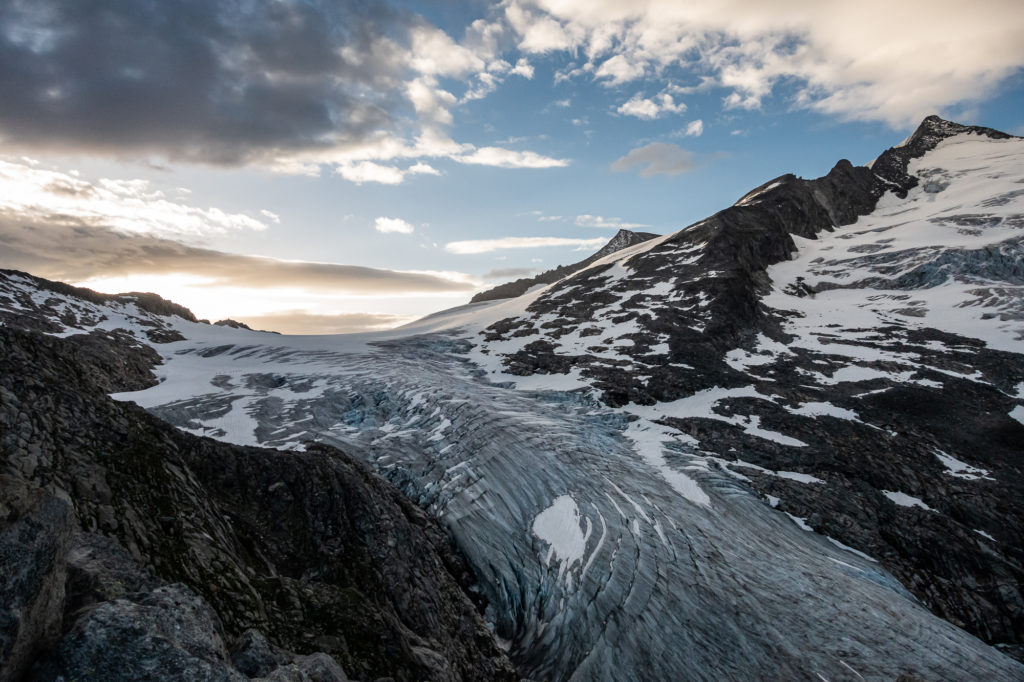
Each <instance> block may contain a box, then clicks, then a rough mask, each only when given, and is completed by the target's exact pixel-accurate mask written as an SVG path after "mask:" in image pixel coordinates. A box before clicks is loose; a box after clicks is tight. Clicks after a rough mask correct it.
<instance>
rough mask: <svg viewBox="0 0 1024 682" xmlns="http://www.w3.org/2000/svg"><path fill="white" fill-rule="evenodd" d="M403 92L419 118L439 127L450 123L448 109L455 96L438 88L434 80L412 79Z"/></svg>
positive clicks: (426, 77) (427, 77)
mask: <svg viewBox="0 0 1024 682" xmlns="http://www.w3.org/2000/svg"><path fill="white" fill-rule="evenodd" d="M405 92H406V96H407V97H408V98H409V101H410V102H412V106H413V108H414V109H415V110H416V113H417V114H419V115H420V117H422V118H426V119H428V120H429V121H431V122H433V123H437V124H440V125H447V124H450V123H451V122H452V114H451V111H449V108H450V107H451V106H453V105H454V104H455V102H456V99H455V95H453V94H452V93H450V92H448V91H447V90H444V89H442V88H440V87H438V85H437V79H436V78H433V77H432V76H424V77H422V78H414V79H413V80H411V81H409V82H408V83H406V86H405Z"/></svg>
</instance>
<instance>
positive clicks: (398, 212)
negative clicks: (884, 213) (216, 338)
mask: <svg viewBox="0 0 1024 682" xmlns="http://www.w3.org/2000/svg"><path fill="white" fill-rule="evenodd" d="M1021 35H1024V13H1022V12H1020V11H1019V5H1018V4H1017V3H1016V2H998V1H991V2H986V3H982V4H981V5H980V6H979V5H977V4H973V5H972V4H967V3H961V2H905V3H899V4H898V5H896V6H894V4H893V3H884V2H875V1H873V0H871V1H867V2H860V3H855V4H853V3H830V2H805V1H804V0H790V1H787V2H775V3H765V2H754V1H753V0H736V1H733V2H686V3H682V2H657V1H655V0H647V1H637V2H631V3H622V2H613V1H611V0H505V1H504V2H501V3H488V2H460V3H456V2H431V3H422V4H420V3H415V2H400V3H392V4H387V3H345V2H314V1H312V0H310V1H309V2H297V1H290V0H273V1H271V0H266V1H258V0H231V1H225V2H222V3H208V2H198V1H197V0H179V1H177V2H160V1H158V0H35V1H33V2H23V1H21V0H12V1H11V2H7V3H4V6H3V7H2V8H0V84H2V85H3V87H4V91H5V102H4V103H2V104H0V164H2V165H0V197H2V198H0V232H2V233H3V243H4V247H3V248H2V249H0V266H2V267H16V268H20V269H27V270H29V271H31V272H34V273H35V274H39V275H41V276H45V277H51V278H55V279H62V280H65V281H71V282H75V283H85V284H87V285H89V286H93V287H94V288H99V289H103V290H124V289H136V290H137V289H147V290H155V291H157V292H158V293H161V294H163V295H165V296H168V297H171V298H174V299H175V300H178V301H179V302H181V303H184V304H185V305H188V306H190V307H192V308H193V309H194V310H195V312H196V313H197V314H198V315H200V316H201V317H211V318H219V317H225V316H229V315H230V316H233V317H236V318H239V319H243V320H246V321H249V322H251V323H252V324H254V325H257V326H264V327H273V328H277V329H280V330H284V331H309V332H326V331H339V330H359V329H367V328H374V327H380V326H387V325H393V324H397V323H400V322H402V321H407V320H409V319H412V318H414V317H417V316H420V315H423V314H426V313H429V312H431V311H434V310H437V309H440V308H445V307H450V306H452V305H458V304H461V303H464V302H465V301H467V300H468V298H469V297H470V296H471V295H472V293H473V292H474V291H477V290H479V289H481V288H485V287H488V286H492V285H494V284H497V283H499V282H500V281H504V280H507V279H510V278H515V277H517V276H522V275H525V274H527V273H529V272H533V271H539V270H542V269H546V268H549V267H553V266H555V265H557V264H560V263H567V262H572V261H575V260H579V259H581V258H583V257H585V256H586V255H587V254H589V253H590V252H592V251H593V250H594V249H596V248H597V247H598V245H599V244H600V243H601V242H602V241H604V240H606V239H608V238H610V237H611V235H612V234H614V232H615V230H616V229H617V228H618V227H619V226H628V227H631V228H633V229H638V230H645V231H651V232H657V233H666V232H669V231H674V230H676V229H679V228H681V227H684V226H686V225H687V224H689V223H692V222H694V221H696V220H699V219H701V218H703V217H705V216H707V215H709V214H711V213H713V212H715V211H717V210H720V209H722V208H724V207H726V206H728V205H729V204H731V203H732V202H734V201H735V200H736V199H738V198H739V197H740V196H742V195H743V194H744V193H745V192H746V191H747V190H749V189H751V188H752V187H754V186H756V185H758V184H761V183H762V182H765V181H766V180H769V179H771V178H773V177H775V176H777V175H780V174H782V173H787V172H793V173H796V174H798V175H801V176H804V177H816V176H819V175H822V174H824V173H826V172H827V171H828V170H829V168H830V167H831V166H832V165H833V164H834V163H835V162H836V161H837V160H839V159H840V158H848V159H850V160H851V161H853V162H854V163H858V164H860V163H865V162H867V161H869V160H870V159H871V158H873V157H874V156H875V155H877V154H878V153H879V152H881V151H882V150H883V149H885V148H886V147H889V146H891V145H894V144H896V143H898V142H899V141H900V140H902V139H903V138H904V137H905V136H906V135H907V134H908V133H909V132H910V131H912V130H913V128H914V127H915V126H916V124H917V123H918V122H919V121H920V119H921V118H923V117H924V116H925V115H928V114H930V113H939V114H941V115H944V116H946V117H947V118H952V119H954V120H958V121H961V122H964V123H975V124H981V125H987V126H991V127H995V128H999V129H1002V130H1006V131H1008V132H1013V133H1017V134H1021V133H1024V87H1022V86H1024V72H1022V69H1021V67H1022V66H1024V41H1021V40H1020V36H1021ZM7 95H10V96H7Z"/></svg>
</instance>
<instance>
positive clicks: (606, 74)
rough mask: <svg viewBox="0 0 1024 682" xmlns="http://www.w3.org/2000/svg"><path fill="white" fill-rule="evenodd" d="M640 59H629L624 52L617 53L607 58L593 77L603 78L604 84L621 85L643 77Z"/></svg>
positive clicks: (642, 66) (642, 65)
mask: <svg viewBox="0 0 1024 682" xmlns="http://www.w3.org/2000/svg"><path fill="white" fill-rule="evenodd" d="M643 75H644V64H643V62H642V61H636V60H631V59H630V58H629V57H627V56H626V55H625V54H617V55H615V56H614V57H611V58H610V59H607V60H606V61H605V62H604V63H602V64H601V66H599V67H597V71H595V72H594V78H603V79H605V81H606V85H621V84H622V83H627V82H629V81H633V80H636V79H638V78H641V77H643Z"/></svg>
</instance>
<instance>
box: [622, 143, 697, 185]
mask: <svg viewBox="0 0 1024 682" xmlns="http://www.w3.org/2000/svg"><path fill="white" fill-rule="evenodd" d="M637 167H641V170H640V175H642V176H644V177H645V178H649V177H651V176H653V175H679V174H680V173H686V172H688V171H691V170H693V169H694V168H695V167H696V164H695V163H694V160H693V154H691V153H690V152H688V151H686V150H685V149H682V148H681V147H679V146H678V145H674V144H667V143H665V142H653V143H651V144H649V145H646V146H644V147H637V148H636V149H633V150H631V151H630V152H629V153H628V154H626V155H625V156H623V157H622V158H620V159H617V160H616V161H615V162H613V163H612V165H611V169H612V170H613V171H630V170H634V169H635V168H637Z"/></svg>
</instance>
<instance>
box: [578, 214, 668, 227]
mask: <svg viewBox="0 0 1024 682" xmlns="http://www.w3.org/2000/svg"><path fill="white" fill-rule="evenodd" d="M576 224H577V225H579V226H580V227H600V228H607V229H611V230H623V229H625V230H635V229H639V228H641V227H650V225H645V224H643V223H627V222H624V221H623V220H622V218H605V217H604V216H599V215H590V214H589V213H584V214H583V215H578V216H576Z"/></svg>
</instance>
